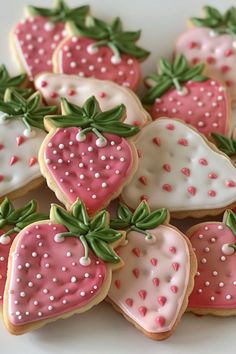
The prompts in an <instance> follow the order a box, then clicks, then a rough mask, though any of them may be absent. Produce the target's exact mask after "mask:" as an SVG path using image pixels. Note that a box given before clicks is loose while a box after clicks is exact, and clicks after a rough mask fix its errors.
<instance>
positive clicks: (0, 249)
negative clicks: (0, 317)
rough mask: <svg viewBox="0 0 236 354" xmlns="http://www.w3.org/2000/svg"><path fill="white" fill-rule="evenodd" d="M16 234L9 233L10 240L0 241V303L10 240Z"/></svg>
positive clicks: (0, 233)
mask: <svg viewBox="0 0 236 354" xmlns="http://www.w3.org/2000/svg"><path fill="white" fill-rule="evenodd" d="M3 234H4V232H3V230H1V231H0V235H3ZM16 235H17V234H15V233H14V234H11V235H10V242H9V243H6V244H2V243H0V305H2V303H3V293H4V289H5V284H6V278H7V263H8V256H9V252H10V248H11V245H12V242H13V240H14V238H15V237H16Z"/></svg>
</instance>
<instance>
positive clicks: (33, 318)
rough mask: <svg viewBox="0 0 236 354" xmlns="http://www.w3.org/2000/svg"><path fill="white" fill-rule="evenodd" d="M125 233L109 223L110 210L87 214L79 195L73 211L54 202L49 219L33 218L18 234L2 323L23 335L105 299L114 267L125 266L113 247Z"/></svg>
mask: <svg viewBox="0 0 236 354" xmlns="http://www.w3.org/2000/svg"><path fill="white" fill-rule="evenodd" d="M124 235H125V233H124V232H118V231H115V230H113V229H111V228H110V226H109V214H108V212H106V211H104V210H103V211H100V212H99V213H98V214H97V215H96V216H94V217H93V218H92V219H89V218H88V215H87V212H86V210H85V208H84V206H83V204H82V203H81V202H80V201H79V200H77V201H76V203H75V204H74V205H73V207H72V209H71V211H70V212H66V211H65V210H64V209H62V208H61V207H59V206H57V205H52V207H51V213H50V220H47V221H41V222H36V223H33V224H31V225H29V226H27V227H26V228H24V229H23V230H22V231H21V232H20V234H19V235H18V236H17V237H16V239H15V241H14V243H13V245H12V249H11V254H12V255H13V256H12V257H11V258H10V261H9V264H8V275H7V283H6V289H5V293H4V306H3V314H4V322H5V325H6V327H7V329H8V330H9V331H10V332H11V333H13V334H22V333H25V332H27V331H30V330H32V329H36V328H39V327H42V326H44V325H45V324H46V323H48V322H52V321H55V320H57V319H59V318H66V317H69V316H71V315H73V314H75V313H81V312H84V311H87V310H89V309H90V308H92V307H93V306H94V305H96V304H98V303H99V302H101V301H102V300H103V299H104V298H105V297H106V295H107V293H108V290H109V288H110V285H111V277H112V271H113V270H114V269H117V268H119V267H120V266H121V265H122V262H121V260H120V258H119V257H118V256H117V254H116V253H115V252H114V251H113V248H114V247H117V246H118V245H119V243H120V242H121V240H122V238H123V236H124Z"/></svg>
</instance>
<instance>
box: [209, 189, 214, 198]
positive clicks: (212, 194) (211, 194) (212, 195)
mask: <svg viewBox="0 0 236 354" xmlns="http://www.w3.org/2000/svg"><path fill="white" fill-rule="evenodd" d="M208 195H209V196H210V197H215V196H216V192H215V191H213V190H212V189H210V190H209V191H208Z"/></svg>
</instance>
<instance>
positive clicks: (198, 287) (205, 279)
mask: <svg viewBox="0 0 236 354" xmlns="http://www.w3.org/2000/svg"><path fill="white" fill-rule="evenodd" d="M187 235H188V236H189V238H190V241H191V243H192V246H193V247H194V251H195V253H196V256H197V260H198V271H197V274H196V277H195V285H194V289H193V292H192V294H191V296H190V298H189V305H188V306H189V310H190V311H192V312H194V313H197V314H202V315H206V314H212V315H216V316H231V315H236V277H235V273H234V271H235V262H236V253H235V250H236V215H235V214H234V213H233V212H232V211H231V210H227V211H226V212H225V214H224V218H223V222H215V221H212V222H205V223H201V224H197V225H195V226H193V227H192V228H190V229H189V230H188V231H187Z"/></svg>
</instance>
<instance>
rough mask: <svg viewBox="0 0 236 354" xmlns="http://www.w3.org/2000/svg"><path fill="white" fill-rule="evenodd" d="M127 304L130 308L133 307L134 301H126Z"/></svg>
mask: <svg viewBox="0 0 236 354" xmlns="http://www.w3.org/2000/svg"><path fill="white" fill-rule="evenodd" d="M125 303H126V304H127V305H128V306H129V307H132V306H133V300H132V299H130V298H129V299H126V300H125Z"/></svg>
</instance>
